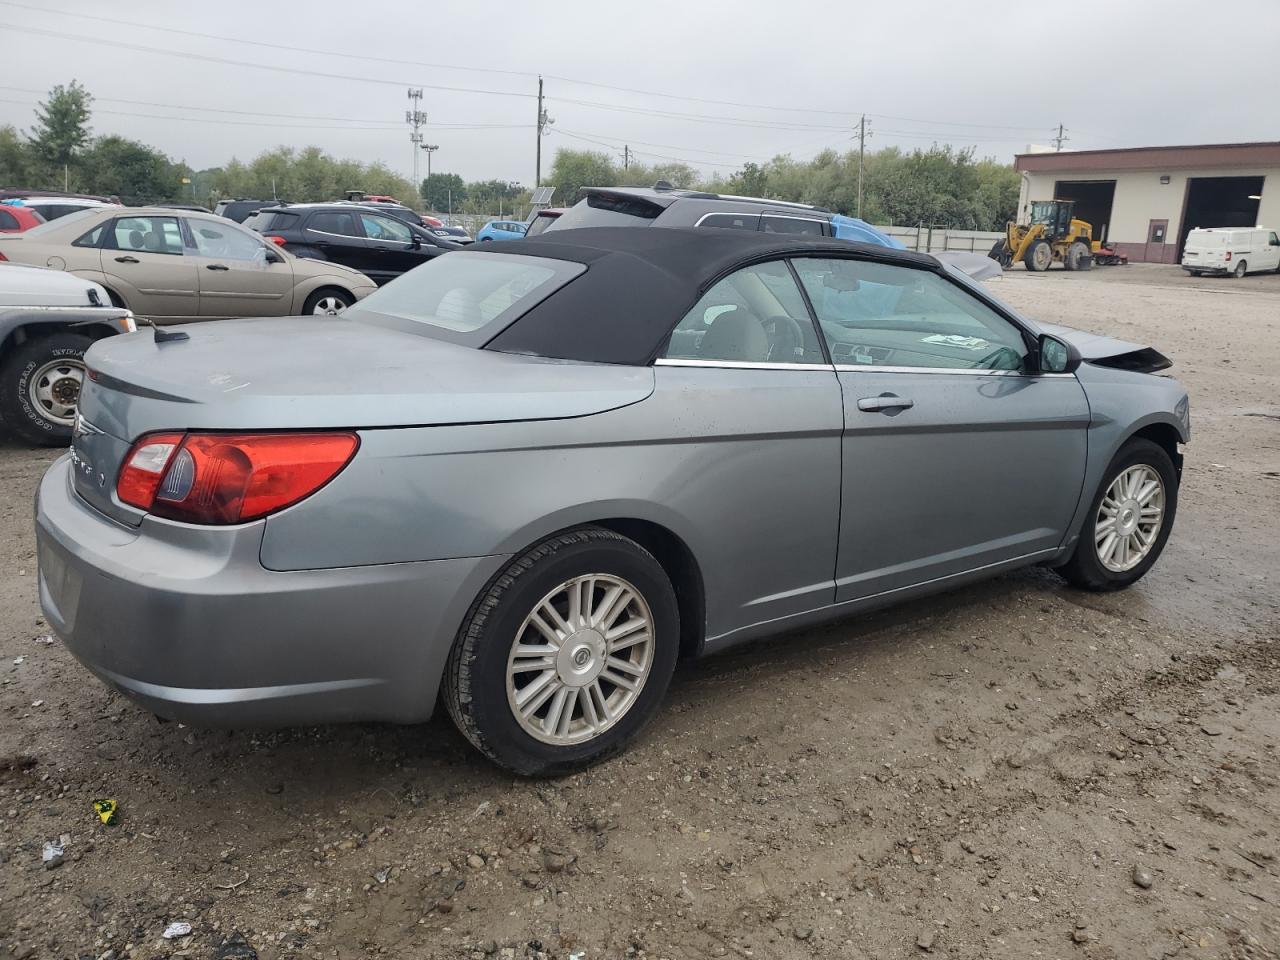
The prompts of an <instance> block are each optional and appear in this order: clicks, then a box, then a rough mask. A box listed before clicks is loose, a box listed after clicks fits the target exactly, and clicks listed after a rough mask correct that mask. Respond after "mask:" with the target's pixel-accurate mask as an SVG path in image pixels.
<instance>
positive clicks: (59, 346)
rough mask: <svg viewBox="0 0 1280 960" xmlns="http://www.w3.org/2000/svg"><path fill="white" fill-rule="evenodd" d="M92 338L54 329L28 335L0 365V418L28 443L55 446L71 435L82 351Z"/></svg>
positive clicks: (80, 380) (81, 376)
mask: <svg viewBox="0 0 1280 960" xmlns="http://www.w3.org/2000/svg"><path fill="white" fill-rule="evenodd" d="M92 343H93V339H92V338H90V337H86V336H83V335H82V334H78V333H55V334H53V335H52V336H47V337H38V338H36V339H34V340H28V341H27V342H26V343H24V344H22V346H20V347H18V348H16V349H15V350H14V351H13V353H12V354H11V355H10V357H9V358H8V360H7V361H5V363H4V364H3V365H0V418H3V420H4V423H5V425H6V426H7V427H8V428H9V429H10V430H12V431H13V432H14V433H15V434H17V435H18V436H19V437H21V438H22V439H24V440H26V441H28V442H29V443H37V444H41V445H43V446H61V445H62V444H65V443H68V442H70V440H71V430H72V428H73V427H74V426H75V416H76V404H77V403H79V401H80V389H81V387H82V386H83V385H84V377H85V372H84V352H85V351H86V350H88V349H89V346H90V345H91V344H92Z"/></svg>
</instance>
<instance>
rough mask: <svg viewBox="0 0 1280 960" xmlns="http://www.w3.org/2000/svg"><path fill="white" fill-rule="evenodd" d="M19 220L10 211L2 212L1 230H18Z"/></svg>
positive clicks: (0, 218) (0, 219) (0, 214)
mask: <svg viewBox="0 0 1280 960" xmlns="http://www.w3.org/2000/svg"><path fill="white" fill-rule="evenodd" d="M17 229H18V218H17V217H15V216H14V215H13V214H12V213H10V212H9V211H8V210H0V230H17Z"/></svg>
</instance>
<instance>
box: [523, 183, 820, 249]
mask: <svg viewBox="0 0 1280 960" xmlns="http://www.w3.org/2000/svg"><path fill="white" fill-rule="evenodd" d="M581 192H582V194H583V198H582V199H581V200H579V201H578V202H577V203H576V204H574V205H573V206H572V207H570V208H569V209H568V210H566V211H565V212H564V213H563V214H561V215H560V216H559V217H557V218H556V219H555V220H553V221H552V222H551V223H549V224H548V225H547V226H546V230H547V231H551V230H571V229H573V228H574V227H648V226H654V227H730V228H736V229H739V230H760V231H763V232H764V233H804V234H810V235H812V236H816V237H832V236H835V235H836V231H835V228H834V227H833V226H832V224H831V218H832V217H833V216H834V214H833V213H832V212H831V211H830V210H823V209H822V208H821V207H812V206H809V205H808V204H805V203H788V202H786V201H784V200H762V199H758V198H756V197H734V196H728V195H722V194H718V193H704V192H702V191H699V190H681V189H677V188H675V187H672V186H671V185H670V184H667V183H665V182H663V181H661V180H659V181H658V183H657V184H656V185H654V186H652V187H584V188H583V189H582V191H581Z"/></svg>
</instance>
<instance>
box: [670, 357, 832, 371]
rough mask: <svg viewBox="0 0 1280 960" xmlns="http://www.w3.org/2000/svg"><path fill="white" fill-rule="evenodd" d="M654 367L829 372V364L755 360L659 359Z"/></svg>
mask: <svg viewBox="0 0 1280 960" xmlns="http://www.w3.org/2000/svg"><path fill="white" fill-rule="evenodd" d="M653 365H654V366H655V367H718V368H720V369H726V370H831V369H832V367H831V364H829V363H770V362H766V361H757V360H696V359H686V358H684V357H659V358H658V359H657V360H655V361H653Z"/></svg>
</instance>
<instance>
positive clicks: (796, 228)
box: [760, 215, 826, 237]
mask: <svg viewBox="0 0 1280 960" xmlns="http://www.w3.org/2000/svg"><path fill="white" fill-rule="evenodd" d="M824 227H825V224H824V223H823V222H822V221H821V220H813V219H811V218H809V217H777V216H774V217H771V216H768V215H765V216H763V217H761V218H760V229H761V230H763V231H764V232H765V233H800V234H804V235H805V236H811V237H822V236H826V230H825V229H824Z"/></svg>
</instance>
